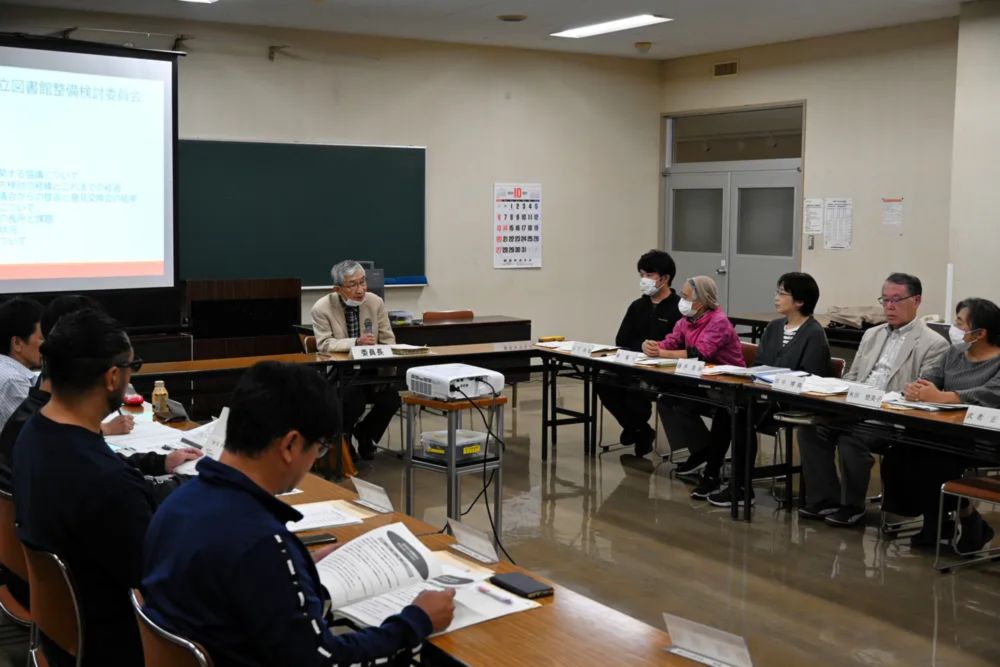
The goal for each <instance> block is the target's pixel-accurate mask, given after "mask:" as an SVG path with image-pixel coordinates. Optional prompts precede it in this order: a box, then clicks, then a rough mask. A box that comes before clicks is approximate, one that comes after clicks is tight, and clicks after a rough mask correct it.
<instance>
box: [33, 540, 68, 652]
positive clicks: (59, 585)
mask: <svg viewBox="0 0 1000 667" xmlns="http://www.w3.org/2000/svg"><path fill="white" fill-rule="evenodd" d="M24 555H25V557H26V560H27V562H28V585H29V586H31V616H32V618H33V619H34V620H35V626H37V627H38V630H39V631H40V632H41V633H42V634H44V635H45V636H46V637H48V638H49V639H50V640H51V641H52V642H53V643H55V645H56V646H58V647H59V648H61V649H62V650H64V651H66V652H67V653H69V654H70V655H72V656H75V657H76V660H77V664H80V660H81V658H82V656H83V617H82V616H81V615H80V602H79V600H78V599H77V596H76V588H75V587H74V586H73V577H72V575H71V574H70V571H69V568H68V567H67V566H66V564H65V563H64V562H63V561H62V559H61V558H59V556H57V555H55V554H54V553H50V552H48V551H41V550H39V549H32V548H31V547H29V546H27V545H25V547H24Z"/></svg>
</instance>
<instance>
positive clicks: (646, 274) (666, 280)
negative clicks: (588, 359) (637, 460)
mask: <svg viewBox="0 0 1000 667" xmlns="http://www.w3.org/2000/svg"><path fill="white" fill-rule="evenodd" d="M637 268H638V270H639V289H640V290H641V291H642V296H641V297H639V298H638V299H636V300H635V301H633V302H632V303H631V304H629V307H628V310H627V311H625V317H624V318H623V319H622V323H621V326H620V327H619V328H618V335H617V336H615V345H617V346H618V347H620V348H623V349H626V350H635V351H640V350H642V343H643V341H646V340H663V339H664V338H665V337H666V336H667V334H669V333H670V332H671V331H673V329H674V325H675V324H676V323H677V320H679V319H680V318H681V314H680V311H678V310H677V302H678V301H680V297H678V296H677V293H676V292H675V291H674V290H673V289H671V287H670V283H671V281H672V280H673V279H674V274H675V273H676V272H677V266H676V265H675V264H674V260H673V258H672V257H671V256H670V255H669V254H668V253H666V252H664V251H662V250H650V251H649V252H647V253H646V254H644V255H643V256H642V257H640V258H639V262H638V264H637ZM597 395H598V396H600V397H601V402H602V403H604V407H606V408H607V409H608V411H609V412H610V413H611V414H612V415H614V417H615V419H617V420H618V423H619V424H621V427H622V434H621V443H622V444H623V445H633V444H634V445H635V453H636V455H637V456H645V455H646V454H648V453H649V452H651V451H653V440H655V439H656V431H655V430H653V428H652V427H651V426H650V425H649V417H650V415H651V414H652V397H650V396H648V395H646V394H644V393H643V392H642V391H640V390H639V388H638V384H637V383H636V382H635V381H633V380H623V379H621V378H619V377H616V376H612V375H607V376H605V377H602V379H601V380H600V382H599V383H598V385H597Z"/></svg>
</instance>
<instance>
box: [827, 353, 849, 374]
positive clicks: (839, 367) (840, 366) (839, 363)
mask: <svg viewBox="0 0 1000 667" xmlns="http://www.w3.org/2000/svg"><path fill="white" fill-rule="evenodd" d="M845 368H847V362H846V361H844V360H843V359H841V358H840V357H833V358H831V359H830V375H831V376H832V377H835V378H842V377H844V369H845Z"/></svg>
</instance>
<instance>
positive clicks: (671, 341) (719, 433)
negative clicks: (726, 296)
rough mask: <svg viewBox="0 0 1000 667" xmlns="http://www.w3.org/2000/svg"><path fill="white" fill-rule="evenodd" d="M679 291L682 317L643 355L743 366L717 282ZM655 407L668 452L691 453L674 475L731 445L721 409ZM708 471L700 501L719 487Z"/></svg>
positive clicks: (691, 281)
mask: <svg viewBox="0 0 1000 667" xmlns="http://www.w3.org/2000/svg"><path fill="white" fill-rule="evenodd" d="M680 292H681V300H680V303H679V304H677V308H678V310H680V311H681V315H683V316H684V317H683V318H682V319H681V320H679V321H678V322H677V324H676V325H674V330H673V331H672V332H671V333H670V334H669V335H668V336H667V337H666V338H664V339H663V340H661V341H654V340H647V341H646V342H645V343H643V345H642V351H643V352H644V353H646V355H648V356H650V357H664V358H667V359H693V358H697V359H700V360H702V361H705V362H707V363H710V364H729V365H732V366H745V365H746V364H745V362H744V361H743V347H742V345H741V344H740V339H739V337H738V336H737V335H736V330H735V329H734V328H733V325H732V323H730V321H729V318H728V317H726V314H725V313H724V312H723V311H722V308H720V307H719V302H718V297H717V293H718V290H717V288H716V286H715V281H714V280H712V279H711V278H709V277H708V276H695V277H694V278H688V279H687V280H686V281H684V287H683V288H682V289H681V291H680ZM659 407H660V415H661V416H662V419H663V429H664V431H666V434H667V439H668V440H669V441H670V448H671V449H672V450H677V449H687V450H688V451H689V452H690V455H689V456H688V459H687V460H686V461H684V462H683V463H682V464H680V465H679V466H678V467H677V475H678V476H681V477H684V476H693V475H695V474H696V473H698V472H699V471H700V470H702V469H703V468H704V467H705V464H706V462H707V461H708V453H709V451H710V447H709V444H715V445H716V447H719V446H723V447H724V445H725V444H727V443H728V442H729V441H730V434H731V427H732V424H731V421H732V420H731V419H730V416H729V412H728V411H727V410H725V409H724V408H716V407H713V406H710V405H706V404H704V403H698V402H694V401H684V400H678V399H673V398H662V399H660V404H659ZM703 415H705V416H710V417H712V429H711V431H709V429H708V428H707V427H706V426H705V422H704V421H703V420H702V416H703ZM739 431H740V429H739V428H737V432H739ZM738 435H739V433H738ZM726 449H728V447H724V448H723V451H725V450H726ZM710 472H711V474H707V475H702V477H701V479H700V480H699V483H698V485H697V486H696V487H695V489H694V490H693V491H692V492H691V497H692V498H696V499H698V500H704V499H705V498H707V497H708V496H709V494H711V493H712V492H713V491H716V490H717V489H718V488H719V479H718V475H719V473H718V471H717V470H716V471H710Z"/></svg>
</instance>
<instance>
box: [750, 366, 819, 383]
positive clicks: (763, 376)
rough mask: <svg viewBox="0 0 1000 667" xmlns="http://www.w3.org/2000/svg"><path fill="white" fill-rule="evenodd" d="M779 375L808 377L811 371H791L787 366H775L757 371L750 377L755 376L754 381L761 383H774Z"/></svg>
mask: <svg viewBox="0 0 1000 667" xmlns="http://www.w3.org/2000/svg"><path fill="white" fill-rule="evenodd" d="M779 375H791V376H794V377H808V376H809V373H806V372H805V371H791V370H788V369H787V368H774V369H769V370H766V371H755V372H754V373H752V374H751V376H750V377H752V378H753V381H754V382H760V383H761V384H774V378H776V377H777V376H779Z"/></svg>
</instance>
